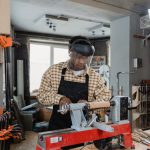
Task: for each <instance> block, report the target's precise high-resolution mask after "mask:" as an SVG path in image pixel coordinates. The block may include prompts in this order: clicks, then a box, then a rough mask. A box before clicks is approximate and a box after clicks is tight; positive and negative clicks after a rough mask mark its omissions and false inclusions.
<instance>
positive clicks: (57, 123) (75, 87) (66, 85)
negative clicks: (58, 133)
mask: <svg viewBox="0 0 150 150" xmlns="http://www.w3.org/2000/svg"><path fill="white" fill-rule="evenodd" d="M65 73H66V68H64V69H63V70H62V75H61V81H60V85H59V88H58V94H61V95H64V96H66V97H68V98H70V100H71V102H72V103H77V102H78V101H79V100H87V101H88V83H89V76H88V75H87V74H86V76H85V77H86V82H85V83H78V82H71V81H65V80H64V76H65ZM58 109H59V105H54V106H53V112H52V116H51V119H50V121H49V130H58V129H65V128H70V127H71V125H72V123H71V117H70V112H67V114H65V115H62V114H61V113H59V112H57V110H58Z"/></svg>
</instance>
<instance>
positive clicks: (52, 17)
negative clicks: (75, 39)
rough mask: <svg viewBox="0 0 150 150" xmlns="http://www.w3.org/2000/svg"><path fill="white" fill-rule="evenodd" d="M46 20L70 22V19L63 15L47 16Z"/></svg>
mask: <svg viewBox="0 0 150 150" xmlns="http://www.w3.org/2000/svg"><path fill="white" fill-rule="evenodd" d="M45 17H46V19H56V20H61V21H68V18H67V17H65V16H62V15H58V16H55V15H49V14H45Z"/></svg>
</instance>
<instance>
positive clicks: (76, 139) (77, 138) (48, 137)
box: [36, 123, 134, 150]
mask: <svg viewBox="0 0 150 150" xmlns="http://www.w3.org/2000/svg"><path fill="white" fill-rule="evenodd" d="M111 126H112V127H113V128H114V132H106V131H102V130H99V129H96V128H93V129H87V130H84V131H75V130H72V129H65V130H57V131H56V132H55V131H52V132H51V133H50V132H49V133H50V134H48V132H47V133H46V134H45V135H44V136H41V137H39V139H40V140H39V141H38V144H37V145H36V150H61V148H62V147H65V146H70V145H76V144H80V143H85V142H91V141H95V140H101V139H106V138H109V137H115V136H119V135H122V137H123V141H122V142H123V143H122V144H123V146H124V147H125V148H133V147H134V145H133V142H132V135H131V128H130V124H129V123H126V124H113V125H111ZM40 143H44V147H43V144H42V147H41V146H40V145H41V144H40Z"/></svg>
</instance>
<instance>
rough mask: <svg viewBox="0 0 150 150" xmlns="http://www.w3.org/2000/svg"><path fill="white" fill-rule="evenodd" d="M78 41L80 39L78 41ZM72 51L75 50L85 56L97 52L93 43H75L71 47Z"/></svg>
mask: <svg viewBox="0 0 150 150" xmlns="http://www.w3.org/2000/svg"><path fill="white" fill-rule="evenodd" d="M77 42H78V41H77ZM70 50H71V51H75V52H77V53H79V54H81V55H83V56H92V55H93V54H94V52H95V48H94V46H93V45H91V44H86V45H85V44H80V43H76V42H75V43H73V44H72V45H71V48H70Z"/></svg>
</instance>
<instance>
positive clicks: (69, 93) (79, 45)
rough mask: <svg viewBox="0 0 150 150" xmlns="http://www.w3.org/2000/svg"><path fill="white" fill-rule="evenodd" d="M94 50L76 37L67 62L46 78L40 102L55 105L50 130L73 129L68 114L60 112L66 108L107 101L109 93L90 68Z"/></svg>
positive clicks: (48, 71)
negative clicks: (62, 108) (66, 106)
mask: <svg viewBox="0 0 150 150" xmlns="http://www.w3.org/2000/svg"><path fill="white" fill-rule="evenodd" d="M94 51H95V49H94V47H93V45H92V44H91V43H90V41H89V40H88V39H87V38H85V37H81V36H76V37H73V38H72V39H71V40H70V42H69V56H70V59H69V60H68V61H67V62H62V63H59V64H56V65H53V66H51V67H50V68H49V69H48V70H47V71H46V72H45V73H44V75H43V77H42V82H41V86H40V89H39V94H38V99H39V102H40V103H41V104H43V105H53V112H52V116H51V119H50V122H49V130H57V129H64V128H70V127H71V118H70V114H69V112H68V113H66V114H61V113H59V112H57V110H58V109H59V106H61V105H63V104H70V103H79V102H87V101H108V100H109V99H110V91H109V90H108V89H107V88H106V86H105V85H104V82H103V80H102V79H101V77H100V76H99V75H98V74H97V73H96V72H95V71H94V70H93V69H91V68H89V65H90V62H91V59H92V56H93V55H94Z"/></svg>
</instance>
